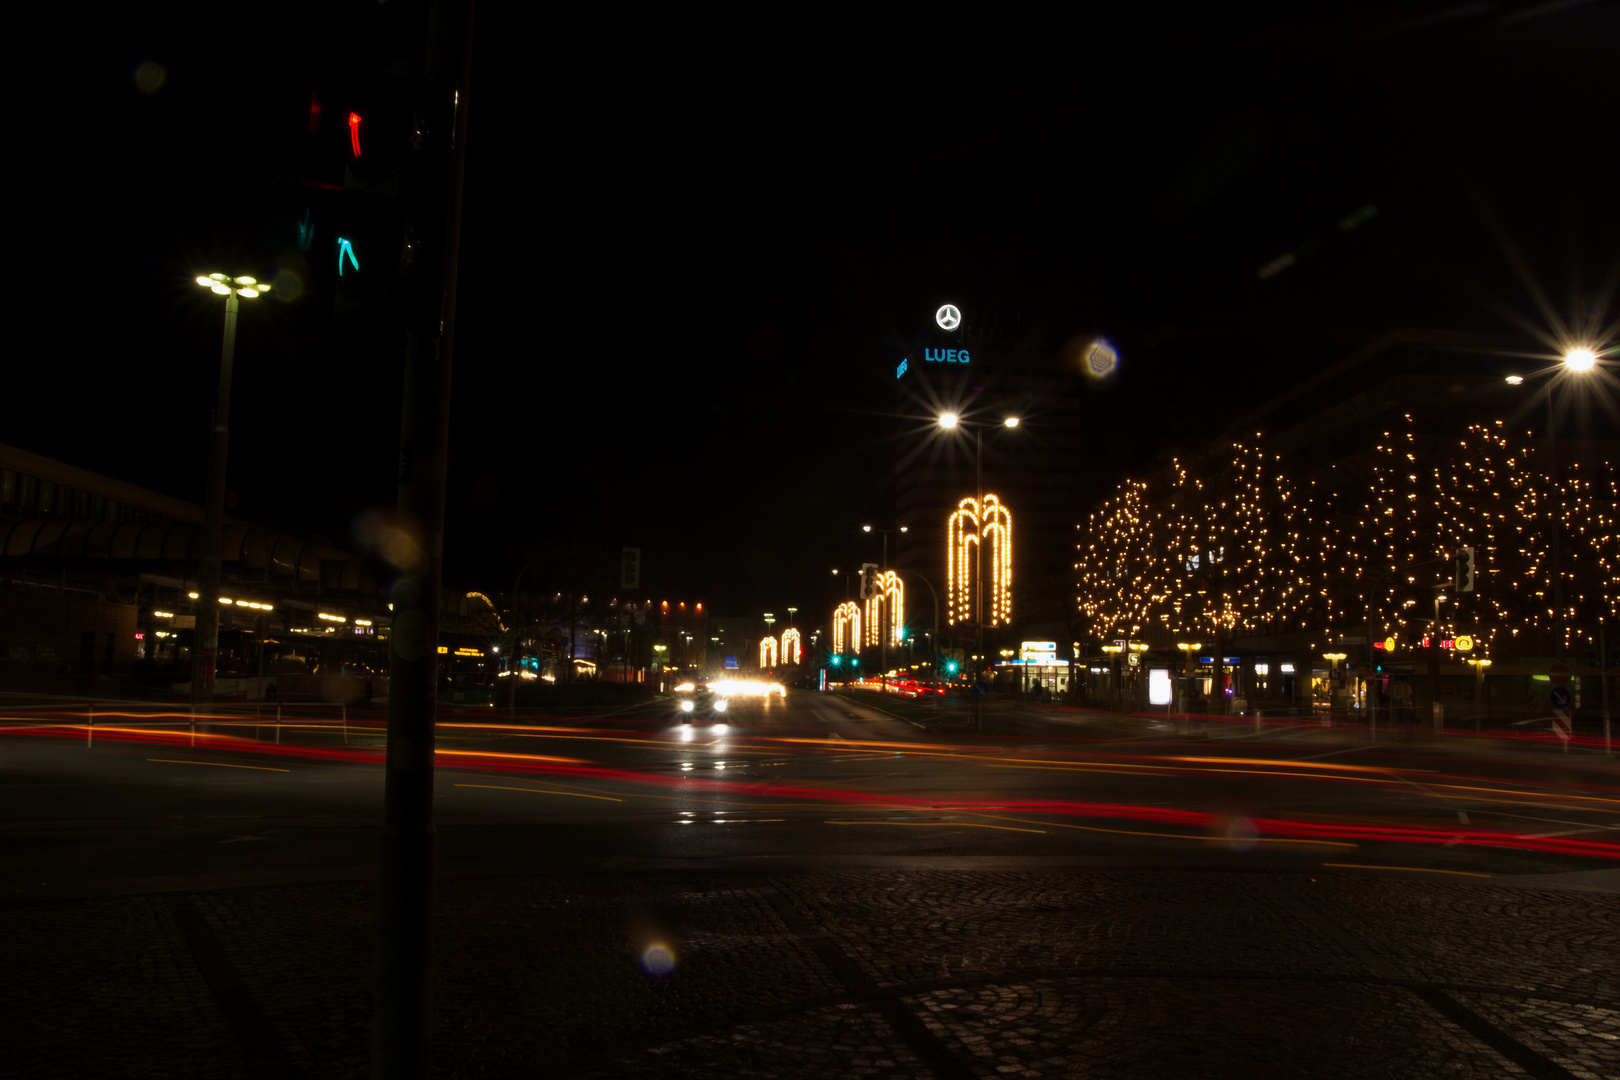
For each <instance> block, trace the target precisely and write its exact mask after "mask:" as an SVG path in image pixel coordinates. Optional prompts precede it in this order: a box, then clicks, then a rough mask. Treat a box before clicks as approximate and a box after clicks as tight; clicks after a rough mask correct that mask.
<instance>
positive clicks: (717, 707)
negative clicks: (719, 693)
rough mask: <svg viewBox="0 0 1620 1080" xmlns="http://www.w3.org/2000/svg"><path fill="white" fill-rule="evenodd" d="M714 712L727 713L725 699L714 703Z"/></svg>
mask: <svg viewBox="0 0 1620 1080" xmlns="http://www.w3.org/2000/svg"><path fill="white" fill-rule="evenodd" d="M714 711H715V712H725V711H726V699H725V698H721V699H720V700H719V701H716V702H715V703H714Z"/></svg>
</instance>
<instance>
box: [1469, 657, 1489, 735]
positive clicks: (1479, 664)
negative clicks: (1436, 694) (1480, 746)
mask: <svg viewBox="0 0 1620 1080" xmlns="http://www.w3.org/2000/svg"><path fill="white" fill-rule="evenodd" d="M1468 663H1469V664H1471V665H1473V668H1474V730H1475V731H1479V730H1480V715H1481V714H1482V713H1484V712H1485V669H1486V668H1488V667H1490V666H1491V662H1490V661H1489V660H1487V659H1485V658H1484V657H1479V658H1478V659H1475V658H1474V657H1469V658H1468Z"/></svg>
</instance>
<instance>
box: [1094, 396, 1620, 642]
mask: <svg viewBox="0 0 1620 1080" xmlns="http://www.w3.org/2000/svg"><path fill="white" fill-rule="evenodd" d="M1534 436H1535V433H1534V432H1527V433H1526V434H1525V435H1524V436H1523V437H1522V438H1516V437H1514V436H1511V435H1510V434H1509V433H1507V432H1506V430H1505V426H1504V424H1503V422H1502V421H1493V422H1490V423H1474V424H1469V425H1467V427H1466V428H1465V429H1464V431H1463V433H1462V435H1461V436H1460V437H1458V438H1452V437H1450V436H1423V435H1420V434H1419V432H1418V431H1417V429H1416V428H1415V426H1414V421H1413V418H1412V416H1411V415H1409V414H1408V415H1404V416H1402V418H1401V419H1400V421H1399V422H1398V423H1397V424H1396V425H1394V426H1393V427H1392V430H1390V431H1386V432H1382V433H1379V434H1378V435H1377V436H1375V437H1374V439H1373V440H1372V445H1371V446H1370V447H1368V448H1367V449H1365V450H1364V451H1362V452H1361V453H1359V454H1351V455H1347V456H1345V457H1343V458H1341V459H1340V461H1339V463H1336V464H1334V465H1333V466H1331V467H1330V468H1329V469H1328V470H1326V473H1327V475H1326V476H1325V477H1322V478H1320V479H1318V480H1313V481H1310V482H1309V483H1308V484H1306V485H1304V487H1303V488H1302V489H1301V488H1296V487H1295V486H1294V485H1293V484H1292V482H1291V481H1290V480H1289V479H1288V477H1287V476H1286V475H1285V474H1284V473H1283V471H1282V468H1281V460H1280V458H1279V457H1278V456H1277V455H1275V454H1268V453H1266V452H1265V451H1264V450H1262V449H1261V448H1260V446H1259V445H1258V436H1257V440H1256V442H1254V443H1249V442H1244V441H1235V442H1233V443H1232V444H1231V445H1230V455H1229V456H1226V455H1223V456H1222V457H1221V458H1219V459H1217V460H1215V461H1213V462H1205V463H1202V467H1201V469H1200V470H1199V473H1198V474H1197V475H1195V474H1194V472H1193V471H1192V469H1191V468H1190V467H1189V466H1188V464H1187V463H1186V462H1184V461H1182V460H1180V459H1177V460H1175V461H1173V462H1172V463H1171V465H1170V466H1169V467H1168V468H1166V469H1164V470H1162V471H1161V472H1159V473H1157V474H1155V475H1154V476H1153V477H1152V478H1150V479H1149V480H1126V481H1124V482H1123V483H1122V484H1121V485H1120V486H1119V487H1118V488H1117V489H1116V491H1115V494H1114V495H1113V496H1112V497H1111V498H1110V499H1108V500H1107V501H1105V502H1104V503H1103V504H1102V505H1101V506H1100V507H1099V508H1098V509H1097V510H1096V511H1094V512H1093V513H1092V514H1090V515H1089V517H1088V519H1087V521H1086V523H1085V524H1084V525H1081V526H1078V527H1077V528H1078V530H1079V532H1080V537H1079V542H1078V544H1077V555H1078V561H1077V562H1076V564H1075V569H1076V577H1077V595H1076V603H1077V605H1078V608H1079V612H1080V614H1081V616H1082V618H1083V619H1084V620H1085V621H1086V622H1088V623H1089V625H1090V630H1091V631H1092V633H1093V634H1095V635H1097V636H1098V637H1099V638H1102V639H1107V638H1112V637H1135V636H1138V635H1142V634H1144V633H1148V632H1151V631H1153V630H1154V629H1155V628H1157V629H1159V630H1161V631H1163V633H1164V635H1166V636H1165V640H1166V641H1169V640H1171V636H1172V635H1173V633H1176V632H1185V631H1199V630H1202V629H1205V628H1210V629H1213V628H1219V629H1221V630H1223V631H1239V630H1241V631H1244V632H1248V633H1264V632H1291V631H1299V630H1312V629H1319V630H1322V631H1324V632H1325V631H1329V630H1337V631H1338V632H1342V633H1359V632H1362V631H1364V630H1365V629H1366V628H1367V626H1368V624H1369V623H1372V624H1373V625H1374V627H1375V630H1374V633H1375V635H1376V636H1377V637H1378V638H1380V639H1382V638H1383V637H1386V636H1394V637H1395V638H1397V639H1398V640H1399V641H1400V642H1402V643H1403V647H1404V648H1405V649H1410V648H1412V647H1413V646H1414V645H1416V644H1418V643H1419V642H1421V640H1422V638H1423V637H1424V636H1426V635H1428V634H1429V633H1430V632H1431V629H1433V630H1434V631H1435V632H1437V633H1438V634H1439V635H1440V636H1441V637H1443V638H1456V637H1457V636H1459V635H1467V636H1469V637H1472V638H1473V639H1474V640H1475V641H1476V642H1478V643H1481V644H1483V646H1484V650H1485V651H1488V650H1489V649H1490V647H1491V646H1492V645H1493V644H1494V643H1497V642H1500V641H1504V640H1512V639H1514V638H1516V637H1521V636H1523V635H1527V634H1528V635H1535V636H1536V638H1537V640H1538V641H1542V642H1545V646H1544V647H1545V648H1546V649H1547V651H1551V649H1552V642H1551V641H1550V638H1551V634H1552V631H1553V628H1554V626H1555V624H1556V622H1555V620H1554V618H1553V610H1552V600H1551V598H1552V595H1553V591H1552V581H1551V576H1552V567H1551V565H1550V559H1549V557H1548V554H1549V552H1550V551H1551V543H1552V536H1551V527H1552V522H1551V521H1550V520H1549V516H1550V506H1551V503H1552V500H1550V499H1549V498H1548V497H1547V494H1546V493H1547V473H1546V467H1545V461H1544V460H1543V459H1538V456H1537V453H1538V450H1539V449H1540V447H1539V446H1538V445H1537V442H1536V441H1535V437H1534ZM1420 462H1423V463H1426V464H1420ZM1596 471H1597V476H1596V477H1595V478H1594V477H1593V476H1591V475H1589V473H1590V472H1591V470H1583V469H1582V468H1581V466H1580V465H1579V464H1578V463H1573V462H1572V463H1568V464H1566V465H1565V466H1563V467H1561V468H1560V475H1559V481H1560V484H1561V487H1562V491H1563V497H1562V499H1561V500H1560V501H1559V504H1560V505H1561V507H1562V514H1561V518H1560V526H1561V532H1560V536H1559V541H1560V545H1561V548H1562V551H1563V552H1564V554H1563V557H1562V560H1561V561H1562V573H1563V578H1564V580H1563V583H1562V584H1563V595H1564V612H1563V620H1562V622H1563V625H1564V627H1565V628H1566V629H1565V635H1566V636H1565V642H1564V645H1565V648H1566V650H1568V649H1570V648H1571V647H1573V645H1574V644H1575V638H1574V637H1573V635H1574V634H1575V633H1577V632H1578V631H1579V630H1580V628H1581V627H1583V626H1584V627H1590V626H1591V625H1592V624H1595V623H1596V622H1597V621H1598V620H1599V619H1603V620H1611V619H1614V618H1615V617H1616V614H1617V602H1620V596H1617V593H1620V586H1617V584H1616V583H1617V582H1620V540H1617V537H1620V521H1617V513H1616V506H1617V504H1620V500H1617V496H1620V479H1617V472H1616V469H1615V465H1614V463H1612V462H1603V463H1602V464H1601V465H1600V466H1599V468H1598V469H1597V470H1596ZM1462 546H1468V547H1472V548H1473V549H1474V552H1475V554H1474V566H1475V581H1476V582H1477V585H1476V592H1474V593H1471V594H1465V596H1466V599H1465V600H1461V601H1459V603H1460V605H1461V607H1460V611H1459V606H1458V604H1452V605H1446V606H1442V609H1441V613H1440V619H1439V623H1438V625H1436V626H1433V627H1431V621H1432V620H1433V619H1434V608H1433V603H1432V600H1431V598H1432V596H1433V595H1434V593H1433V590H1432V588H1431V586H1433V585H1435V584H1437V583H1441V582H1443V581H1445V580H1447V579H1449V577H1450V574H1451V568H1450V560H1451V558H1452V555H1453V553H1454V552H1455V550H1456V549H1457V548H1458V547H1462ZM1475 648H1476V651H1480V645H1476V646H1475Z"/></svg>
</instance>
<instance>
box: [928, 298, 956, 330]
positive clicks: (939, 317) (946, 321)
mask: <svg viewBox="0 0 1620 1080" xmlns="http://www.w3.org/2000/svg"><path fill="white" fill-rule="evenodd" d="M934 321H935V322H937V323H939V326H940V329H942V330H955V329H956V328H957V327H958V326H961V325H962V313H961V312H960V311H958V310H956V305H955V304H946V305H945V306H944V307H942V308H940V309H939V310H938V311H936V312H934Z"/></svg>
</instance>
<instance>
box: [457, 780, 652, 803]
mask: <svg viewBox="0 0 1620 1080" xmlns="http://www.w3.org/2000/svg"><path fill="white" fill-rule="evenodd" d="M456 787H471V788H486V789H488V790H490V791H529V792H533V793H534V794H536V795H572V796H573V797H574V798H576V799H601V800H602V801H603V802H624V800H623V799H615V798H614V797H613V796H611V795H586V794H583V793H581V792H578V791H551V790H549V789H547V788H534V787H504V786H502V785H500V784H457V785H456Z"/></svg>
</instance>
